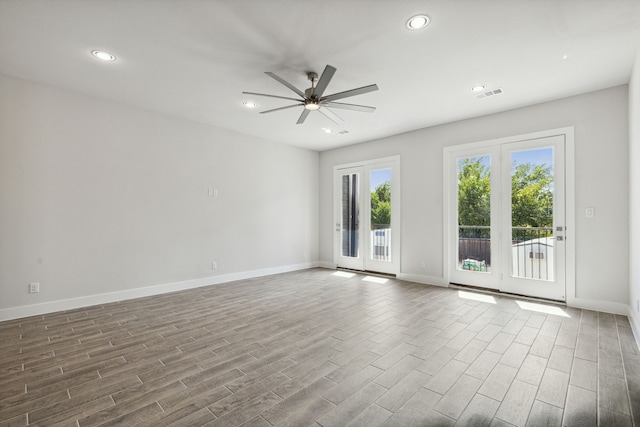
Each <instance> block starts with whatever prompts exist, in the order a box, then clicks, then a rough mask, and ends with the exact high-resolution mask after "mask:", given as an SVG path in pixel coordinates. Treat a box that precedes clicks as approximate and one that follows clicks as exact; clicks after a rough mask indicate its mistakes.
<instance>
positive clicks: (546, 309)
mask: <svg viewBox="0 0 640 427" xmlns="http://www.w3.org/2000/svg"><path fill="white" fill-rule="evenodd" d="M516 303H517V304H518V305H519V306H520V308H521V309H523V310H529V311H537V312H538V313H545V314H553V315H554V316H561V317H571V316H569V314H567V312H566V311H564V310H563V309H561V308H560V307H558V306H555V305H546V304H538V303H535V302H529V301H516Z"/></svg>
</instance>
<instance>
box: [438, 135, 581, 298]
mask: <svg viewBox="0 0 640 427" xmlns="http://www.w3.org/2000/svg"><path fill="white" fill-rule="evenodd" d="M557 135H563V136H564V138H565V169H564V173H565V216H566V218H565V220H566V232H565V236H566V237H565V239H566V243H565V248H566V257H565V263H566V264H565V265H566V272H565V273H566V276H565V285H566V303H567V304H569V305H575V303H577V302H578V301H579V299H578V298H576V282H575V279H576V274H575V273H576V272H575V268H576V260H575V253H576V250H575V249H576V230H575V224H576V217H575V215H576V212H575V142H574V128H573V126H569V127H564V128H558V129H550V130H545V131H541V132H533V133H528V134H522V135H514V136H509V137H504V138H497V139H492V140H484V141H478V142H473V143H466V144H460V145H452V146H448V147H444V148H443V153H442V161H443V188H442V193H443V201H444V203H443V204H442V214H443V216H442V218H443V236H442V237H443V238H442V241H443V247H442V254H443V256H442V262H443V264H442V271H443V273H444V278H445V282H446V283H449V282H450V277H449V276H450V269H449V263H450V261H451V241H452V235H451V230H452V229H453V225H452V223H453V221H455V220H456V218H457V216H455V215H453V213H452V212H451V197H452V196H451V191H450V188H451V184H452V183H451V176H452V175H451V169H450V168H451V166H450V165H449V163H450V162H449V159H450V156H451V153H452V152H455V151H460V150H467V149H468V150H471V149H480V148H482V147H491V146H495V145H500V144H507V143H512V142H519V141H526V140H531V139H537V138H546V137H550V136H557Z"/></svg>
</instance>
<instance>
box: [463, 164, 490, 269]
mask: <svg viewBox="0 0 640 427" xmlns="http://www.w3.org/2000/svg"><path fill="white" fill-rule="evenodd" d="M456 165H457V178H458V194H457V197H458V204H457V205H458V231H457V237H458V239H457V240H458V242H457V248H458V250H457V255H458V256H457V267H456V268H457V270H466V271H476V272H482V273H488V272H491V157H490V156H489V155H485V156H477V157H460V158H458V159H457V160H456Z"/></svg>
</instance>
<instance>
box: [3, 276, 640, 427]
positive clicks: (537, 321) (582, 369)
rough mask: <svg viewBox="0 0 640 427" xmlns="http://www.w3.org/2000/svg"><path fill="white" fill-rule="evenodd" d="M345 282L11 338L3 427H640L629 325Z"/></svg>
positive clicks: (195, 294) (590, 315) (95, 313)
mask: <svg viewBox="0 0 640 427" xmlns="http://www.w3.org/2000/svg"><path fill="white" fill-rule="evenodd" d="M344 275H345V274H344V273H342V272H335V271H333V270H324V269H312V270H306V271H300V272H294V273H287V274H280V275H274V276H268V277H264V278H257V279H251V280H244V281H238V282H233V283H227V284H224V285H217V286H210V287H204V288H199V289H194V290H188V291H184V292H177V293H173V294H167V295H161V296H155V297H149V298H141V299H137V300H130V301H124V302H120V303H113V304H106V305H102V306H95V307H89V308H84V309H78V310H72V311H67V312H59V313H53V314H47V315H44V316H36V317H30V318H24V319H18V320H13V321H7V322H2V323H0V340H1V347H0V349H1V351H0V425H2V426H21V425H40V426H58V425H60V426H81V427H85V426H96V425H127V426H129V425H149V426H151V425H153V426H166V425H171V426H200V425H207V426H239V425H241V426H255V427H268V426H272V425H275V426H306V425H311V426H315V427H318V426H323V427H329V426H347V425H348V426H367V427H373V426H418V425H420V426H423V425H434V426H449V425H463V426H468V425H471V426H489V425H491V426H508V425H515V426H525V425H529V426H537V425H541V426H542V425H544V426H548V425H558V426H560V425H567V426H573V425H598V424H599V425H603V426H604V425H615V426H625V425H634V421H635V423H636V425H640V352H639V351H638V347H637V346H636V343H635V341H634V340H633V336H632V331H631V328H630V325H629V322H628V319H627V318H626V317H624V316H614V315H611V314H606V313H598V312H593V311H587V310H578V309H571V308H566V307H563V306H556V305H535V304H534V305H529V306H528V308H533V309H535V310H533V311H532V310H530V309H524V308H521V307H520V306H519V305H518V303H517V300H516V299H513V298H509V297H497V296H496V297H488V296H486V295H481V296H480V297H479V298H478V295H477V294H474V293H472V292H464V291H462V292H461V291H458V290H455V289H447V288H440V287H432V286H425V285H419V284H414V283H408V282H403V281H399V280H393V279H388V280H387V281H386V283H380V282H381V279H380V278H366V277H365V276H362V275H353V276H352V277H343V276H344ZM540 309H543V310H550V311H551V313H549V312H545V311H539V310H540Z"/></svg>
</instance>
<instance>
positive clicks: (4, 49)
mask: <svg viewBox="0 0 640 427" xmlns="http://www.w3.org/2000/svg"><path fill="white" fill-rule="evenodd" d="M417 13H425V14H427V15H429V16H430V17H431V19H432V22H431V24H430V25H429V26H428V27H427V28H425V29H423V30H419V31H413V32H411V31H409V30H408V29H407V28H406V26H405V23H406V21H407V19H408V18H409V17H411V16H412V15H414V14H417ZM639 45H640V0H438V1H435V0H434V1H429V0H419V1H418V0H315V1H309V0H180V1H178V0H58V1H53V0H0V73H1V74H5V75H9V76H15V77H20V78H23V79H27V80H32V81H36V82H41V83H45V84H50V85H53V86H57V87H61V88H65V89H69V90H72V91H76V92H80V93H85V94H89V95H94V96H98V97H102V98H106V99H110V100H113V101H116V102H121V103H125V104H128V105H132V106H136V107H139V108H142V109H145V110H149V111H154V112H158V113H162V114H167V115H171V116H177V117H182V118H186V119H189V120H194V121H197V122H202V123H208V124H211V125H214V126H218V127H221V128H226V129H231V130H234V131H237V132H241V133H245V134H250V135H255V136H259V137H262V138H266V139H269V140H273V141H277V142H282V143H287V144H292V145H296V146H300V147H304V148H309V149H313V150H319V151H322V150H326V149H330V148H334V147H339V146H343V145H349V144H354V143H357V142H362V141H368V140H372V139H377V138H381V137H385V136H389V135H393V134H398V133H402V132H406V131H410V130H413V129H418V128H423V127H428V126H434V125H437V124H442V123H446V122H451V121H455V120H460V119H465V118H469V117H476V116H481V115H485V114H490V113H494V112H498V111H504V110H508V109H512V108H517V107H521V106H525V105H530V104H535V103H539V102H544V101H548V100H552V99H557V98H562V97H566V96H570V95H575V94H580V93H585V92H589V91H593V90H597V89H602V88H607V87H611V86H616V85H620V84H625V83H627V82H628V81H629V76H630V73H631V69H632V64H633V61H634V58H635V54H636V52H637V50H638V46H639ZM93 49H104V50H108V51H110V52H112V53H114V54H115V55H116V56H117V61H115V62H113V63H101V62H99V61H98V60H96V59H94V58H93V57H92V56H91V54H90V51H91V50H93ZM327 64H331V65H333V66H334V67H336V68H337V72H336V74H335V76H334V78H333V80H332V81H331V84H330V85H329V87H328V88H327V91H326V92H325V94H331V93H335V92H340V91H344V90H348V89H353V88H357V87H361V86H365V85H369V84H373V83H376V84H377V85H378V86H379V88H380V90H379V91H377V92H372V93H368V94H364V95H359V96H357V97H353V98H347V99H344V100H341V102H349V103H355V104H364V105H371V106H375V107H377V111H376V112H375V113H372V114H371V113H361V112H353V111H345V110H339V111H338V110H335V112H336V113H337V114H338V115H340V116H341V117H342V118H343V119H344V120H345V122H344V124H343V125H341V126H336V125H335V124H333V123H332V122H330V121H329V120H328V119H327V118H325V117H324V116H323V115H321V114H319V113H318V112H312V113H311V114H310V115H309V118H308V119H307V121H306V122H305V123H304V124H302V125H296V120H297V119H298V116H299V115H300V113H301V109H300V110H299V109H297V108H296V109H288V110H284V111H279V112H274V113H271V114H264V115H262V114H258V112H259V111H262V110H267V109H271V108H276V107H280V106H285V105H289V103H290V102H289V101H286V100H279V99H270V98H258V97H249V96H246V95H243V94H242V91H252V92H262V93H269V94H275V95H282V96H293V97H295V94H294V93H293V92H291V91H289V90H288V89H287V88H286V87H284V86H282V85H280V84H279V83H278V82H276V81H275V80H273V79H271V78H269V77H268V76H267V75H265V74H264V72H265V71H272V72H274V73H276V74H278V75H279V76H281V77H283V78H284V79H286V80H288V81H289V82H291V83H292V84H293V85H295V86H296V87H298V88H300V89H304V88H306V87H308V86H309V82H308V80H307V78H306V72H307V71H316V72H318V73H321V72H322V70H323V69H324V67H325V65H327ZM478 84H484V85H486V86H487V89H497V88H502V89H503V91H504V93H503V94H501V95H496V96H493V97H488V98H485V99H477V98H476V97H475V95H474V94H473V93H472V92H471V90H470V88H471V87H472V86H475V85H478ZM250 99H251V100H254V101H256V102H257V103H258V105H259V107H258V108H257V109H254V110H249V109H247V108H245V107H244V106H243V101H246V100H250ZM301 108H302V107H301ZM323 127H328V128H331V129H332V130H333V132H332V133H331V134H326V133H324V132H323V131H322V128H323ZM340 131H348V132H349V133H348V134H339V132H340Z"/></svg>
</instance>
